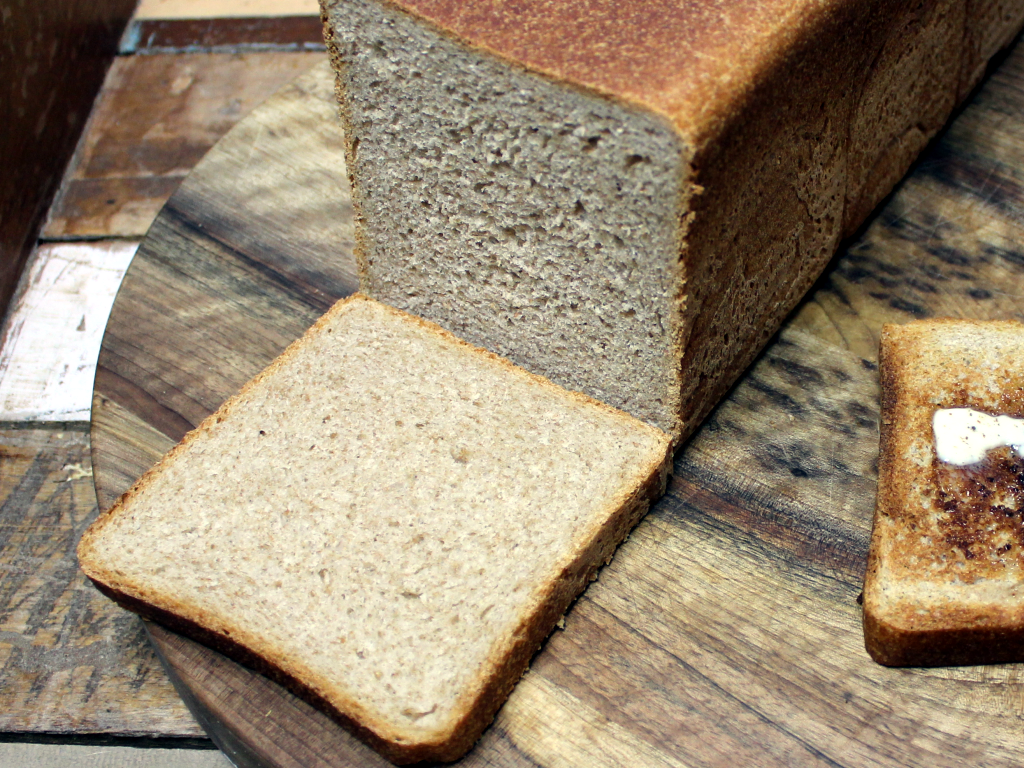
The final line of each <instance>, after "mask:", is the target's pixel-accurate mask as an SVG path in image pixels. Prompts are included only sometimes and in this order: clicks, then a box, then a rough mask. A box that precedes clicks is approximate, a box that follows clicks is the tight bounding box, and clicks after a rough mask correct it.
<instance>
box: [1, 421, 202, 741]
mask: <svg viewBox="0 0 1024 768" xmlns="http://www.w3.org/2000/svg"><path fill="white" fill-rule="evenodd" d="M0 498H2V499H3V504H2V506H0V730H2V731H4V732H23V733H24V732H31V733H51V734H52V733H61V734H80V733H116V734H121V735H135V736H153V735H164V734H167V733H172V734H176V735H180V736H192V737H195V736H201V735H202V731H201V730H200V729H199V727H198V726H197V725H196V723H195V721H194V720H193V718H192V717H191V715H189V713H188V710H186V708H185V707H184V706H183V705H182V703H181V700H180V699H179V698H178V697H177V696H176V695H175V693H174V689H173V688H172V687H171V685H170V683H169V682H168V681H167V678H166V677H165V675H164V674H163V671H162V670H161V668H160V663H159V662H158V661H157V659H156V656H155V654H154V653H153V650H152V648H150V647H149V645H148V644H147V643H146V641H145V632H144V630H143V627H142V622H141V621H139V619H138V617H136V616H134V615H132V614H130V613H128V612H127V611H123V610H121V609H120V608H118V607H116V606H114V605H112V604H111V603H110V601H109V600H107V599H106V598H104V597H103V596H102V595H100V593H99V592H97V591H96V590H95V589H94V588H93V586H92V585H91V584H90V583H89V582H88V580H87V579H86V578H85V576H83V575H82V573H81V571H79V570H78V562H77V560H76V559H75V547H76V545H77V544H78V539H79V537H80V536H81V533H82V531H84V530H85V528H86V526H87V525H89V523H91V522H92V520H93V519H94V518H95V516H96V513H97V507H96V494H95V491H94V490H93V483H92V467H91V462H90V458H89V439H88V434H87V433H86V432H84V431H70V430H56V429H16V430H15V429H8V430H0Z"/></svg>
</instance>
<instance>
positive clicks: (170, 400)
mask: <svg viewBox="0 0 1024 768" xmlns="http://www.w3.org/2000/svg"><path fill="white" fill-rule="evenodd" d="M347 200H348V193H347V187H346V181H345V173H344V171H343V159H342V152H341V145H340V136H339V129H338V128H337V127H336V119H335V108H334V102H333V96H332V94H331V76H330V73H329V71H328V69H327V67H326V65H324V66H322V67H320V68H317V69H315V70H313V71H311V72H310V73H309V74H308V75H306V76H303V77H302V78H301V79H300V80H299V81H297V82H296V83H294V84H293V85H291V86H289V87H288V88H286V89H284V90H283V91H281V92H280V93H279V94H277V95H276V96H275V97H274V98H272V99H271V100H270V101H269V102H267V103H266V104H265V105H264V106H263V107H261V108H260V109H258V110H257V111H256V112H254V113H253V114H252V115H251V116H249V117H248V118H247V119H245V120H243V121H242V122H241V123H240V124H239V125H238V126H237V127H236V128H235V129H234V130H233V131H232V132H231V133H230V134H228V135H227V136H226V137H225V138H224V139H223V140H222V141H221V142H220V143H219V144H218V145H217V146H216V147H215V148H214V149H213V150H212V151H211V152H210V154H209V155H208V156H207V157H206V159H205V160H204V161H203V162H202V163H201V164H200V165H198V166H197V167H196V169H195V170H194V172H193V173H192V175H191V176H190V177H189V178H188V180H187V181H186V182H185V183H184V184H183V185H182V186H181V188H180V189H179V191H178V192H177V194H175V196H174V197H173V198H172V199H171V201H170V202H169V203H168V204H167V206H166V207H165V208H164V210H163V212H162V213H161V214H160V216H159V218H158V219H157V220H156V222H155V224H154V225H153V228H152V229H151V230H150V232H149V235H148V236H147V238H146V241H145V243H144V244H143V245H142V247H141V248H140V249H139V252H138V255H137V256H136V258H135V262H134V263H133V265H132V267H131V269H130V271H129V272H128V275H127V277H126V278H125V281H124V285H123V287H122V289H121V292H120V294H119V296H118V299H117V302H116V304H115V306H114V310H113V312H112V314H111V317H110V322H109V326H108V328H107V334H106V338H105V340H104V344H103V351H102V354H101V356H100V364H99V371H98V374H97V378H96V391H95V400H94V405H93V424H92V439H93V442H92V445H93V464H94V471H95V477H96V487H97V491H98V493H99V497H100V504H101V507H104V508H105V507H107V506H109V505H110V503H111V502H112V501H113V500H114V499H115V498H116V497H117V495H118V494H120V493H121V492H122V491H123V490H125V489H126V488H127V487H128V486H129V485H130V483H131V482H132V481H134V480H135V479H136V478H137V477H138V476H139V475H140V474H141V473H142V472H143V471H144V470H145V469H146V468H147V467H148V466H150V465H151V464H152V463H153V462H154V461H155V460H156V459H157V458H158V457H159V456H160V455H161V454H162V453H163V452H164V451H165V450H166V449H167V448H169V447H170V446H171V445H172V444H173V443H174V442H175V441H177V440H178V439H180V438H181V437H182V435H184V433H185V432H186V431H187V430H188V429H190V428H191V427H192V426H193V425H195V424H197V423H198V422H199V421H200V420H201V419H202V418H203V417H204V416H206V415H207V414H208V413H210V412H211V411H212V410H214V409H215V408H216V407H217V406H218V405H219V404H220V403H221V401H223V400H224V399H225V398H226V397H227V396H229V395H230V394H232V393H233V392H234V391H235V390H236V389H237V388H238V387H240V386H241V385H242V384H243V383H244V382H245V381H246V380H248V379H249V378H250V377H251V376H252V375H253V374H255V373H256V372H257V371H259V370H260V369H261V368H262V367H263V366H264V365H265V364H266V363H268V362H269V361H270V360H271V359H272V358H273V357H274V356H275V355H276V354H277V353H278V352H280V351H281V350H282V349H283V348H284V346H285V345H286V344H287V343H289V342H290V341H292V340H293V339H294V338H296V337H297V336H299V335H300V334H301V333H302V331H303V330H304V329H305V328H306V327H307V326H308V325H309V324H310V323H312V322H313V320H314V319H315V318H316V317H317V316H319V315H320V314H321V313H322V312H323V311H324V310H326V309H327V308H328V307H329V306H330V304H331V303H332V302H333V301H334V300H335V299H337V298H339V297H341V296H343V295H346V294H347V293H349V292H351V291H352V290H354V289H355V287H356V280H355V275H354V269H353V263H352V257H351V247H352V214H351V209H350V206H349V204H348V202H347ZM937 315H951V316H965V317H975V318H1005V317H1017V318H1024V50H1022V51H1019V52H1017V53H1014V54H1011V55H1010V56H1009V58H1008V59H1007V60H1005V61H1004V62H1003V63H1002V65H1001V66H1000V68H999V69H998V71H996V73H995V74H994V75H993V76H992V77H991V78H990V79H989V80H988V81H987V82H986V84H985V85H984V87H983V88H982V89H981V90H980V91H979V92H978V93H977V94H975V96H974V98H973V100H972V101H971V103H970V105H969V106H968V107H967V108H966V110H964V111H963V112H962V113H961V114H960V115H959V116H958V117H957V118H956V120H955V122H954V123H953V125H952V127H951V128H950V129H949V130H948V131H947V132H946V134H945V135H944V136H943V137H942V138H941V140H939V141H938V142H937V143H935V144H934V145H933V146H932V147H931V148H930V149H929V150H928V152H927V154H926V156H925V157H924V158H923V159H922V160H921V161H920V163H919V164H918V165H917V166H916V168H915V170H914V171H913V173H912V174H911V176H910V177H909V178H908V179H907V180H906V181H905V182H904V183H903V184H902V185H901V187H900V188H899V190H898V191H897V192H896V194H895V195H894V196H893V197H892V198H890V199H889V200H888V201H887V202H886V204H885V205H884V207H883V208H882V209H881V210H880V211H879V212H877V213H876V215H875V216H874V217H873V219H872V220H871V221H870V222H869V224H868V225H867V226H866V227H865V228H864V229H863V230H862V232H861V233H860V235H859V236H858V237H857V238H856V239H855V240H854V241H853V242H852V243H851V244H849V247H848V248H846V249H845V250H844V251H843V252H842V253H841V254H840V255H839V256H838V257H837V258H836V259H835V260H834V261H833V263H832V264H831V265H830V266H829V269H828V272H827V273H826V275H825V276H824V277H823V278H822V279H821V281H820V282H819V283H818V285H817V286H816V287H815V289H814V290H813V291H812V292H811V294H810V295H809V296H808V298H807V299H806V300H805V301H804V302H803V304H801V306H800V307H799V308H798V310H797V311H796V312H795V313H794V314H793V316H792V317H791V318H790V319H789V321H788V322H787V323H786V325H785V327H784V328H783V330H782V331H781V332H780V334H779V335H778V336H777V337H776V338H775V339H774V340H773V341H772V343H771V344H770V345H769V347H768V349H767V350H766V351H765V352H764V354H763V355H762V356H761V357H760V358H759V360H758V361H757V362H756V363H755V364H754V365H753V366H752V367H751V369H750V370H749V371H748V372H747V373H746V374H745V376H744V377H743V379H742V380H741V381H740V383H739V384H738V385H737V386H736V387H735V388H734V389H733V391H732V392H731V393H730V395H729V396H728V398H727V399H726V400H725V401H724V402H723V403H722V404H721V405H720V407H719V408H718V409H717V410H716V411H715V412H714V413H713V415H712V416H711V417H710V418H709V419H708V421H707V422H706V424H705V425H704V426H703V428H702V429H701V430H700V431H699V432H698V433H697V434H696V435H695V436H694V438H693V439H692V440H691V441H690V442H689V444H688V445H687V446H686V447H685V448H684V450H682V451H681V452H680V453H679V454H678V456H677V459H676V464H675V479H674V480H673V481H672V484H671V487H670V489H669V492H668V494H667V495H666V497H665V498H664V499H663V500H662V501H661V502H660V503H659V504H658V505H657V507H656V508H655V509H654V510H653V511H652V512H651V514H649V515H648V516H647V518H646V519H645V520H644V522H643V523H642V524H641V525H640V526H639V527H638V528H637V529H636V530H635V531H634V532H633V534H632V535H631V536H630V538H629V540H628V541H627V542H626V543H625V544H624V545H623V547H622V548H621V550H620V551H619V553H618V554H617V555H616V557H615V560H614V561H613V562H612V563H611V565H609V566H608V567H607V568H605V569H604V570H603V571H602V573H601V576H600V579H599V580H598V581H597V582H595V583H594V584H592V585H591V586H590V587H589V588H588V589H587V591H586V592H585V593H584V595H583V596H582V597H581V598H580V599H579V600H578V601H577V603H576V604H575V605H574V607H573V608H572V609H571V611H570V612H569V614H568V615H567V617H566V619H565V626H564V629H560V630H557V631H556V632H555V633H554V634H553V635H552V636H551V638H550V639H549V640H548V642H547V643H546V645H545V646H544V648H543V649H542V651H541V652H540V653H539V654H538V655H537V657H536V658H535V659H534V661H533V664H532V667H531V670H530V672H529V673H528V674H527V675H526V676H525V677H524V678H523V680H522V681H521V683H520V684H519V686H518V687H517V688H516V690H515V691H514V693H513V694H512V697H511V698H510V699H509V701H508V703H507V704H506V705H505V706H504V708H503V709H502V710H501V712H500V713H499V715H498V718H497V720H496V722H495V723H494V725H493V727H491V728H490V729H489V730H488V731H487V732H486V734H485V735H484V737H483V739H482V741H481V742H480V743H479V745H478V746H477V747H476V748H475V749H474V750H473V751H472V752H471V753H470V754H469V755H468V756H467V757H466V758H465V759H464V760H463V763H464V764H465V765H467V766H483V765H488V766H545V767H547V766H586V767H587V768H591V767H593V766H681V765H694V766H715V765H729V766H731V765H779V766H794V765H798V766H803V765H843V766H868V765H920V766H928V767H929V768H933V767H934V766H946V765H949V766H953V765H964V764H967V765H982V764H984V765H1019V764H1021V763H1024V737H1022V726H1024V722H1022V721H1024V668H1022V667H1021V666H1019V665H1005V666H989V667H966V668H956V669H929V670H924V669H886V668H883V667H880V666H878V665H876V664H874V663H873V662H872V661H871V660H870V659H869V658H868V656H867V654H866V653H865V652H864V649H863V638H862V633H861V620H860V606H859V604H858V596H859V594H860V591H861V580H862V577H863V572H864V564H865V557H866V555H867V547H868V536H869V532H870V525H871V514H872V510H873V505H874V493H875V473H876V461H877V441H878V434H877V419H878V375H877V369H876V360H877V345H878V336H879V332H880V329H881V325H882V323H883V322H905V321H907V320H910V319H912V318H915V317H927V316H937ZM150 632H151V637H152V640H153V642H154V643H155V644H156V647H157V648H158V649H159V651H160V653H161V655H162V657H163V658H164V660H165V662H166V665H167V667H168V670H169V672H170V673H171V676H172V678H173V679H174V682H175V684H176V686H177V687H178V690H179V691H180V692H181V694H182V696H183V697H184V698H185V700H186V702H187V703H188V704H189V706H190V707H191V709H192V711H193V712H194V713H195V714H196V716H197V717H198V718H199V719H200V721H201V722H202V723H203V724H204V725H205V726H206V727H207V729H208V730H209V732H210V733H211V735H212V736H213V737H214V739H215V740H216V741H217V742H218V744H220V745H221V746H222V748H224V749H225V750H226V751H227V752H228V753H229V754H230V755H231V756H232V759H234V760H235V761H236V763H238V764H239V765H244V766H257V765H259V766H302V767H303V768H313V767H314V766H365V765H383V764H384V763H383V761H382V760H381V759H380V758H378V757H376V756H375V755H374V754H373V753H371V752H369V751H368V750H367V749H366V748H364V747H363V746H362V745H361V744H359V743H358V742H356V741H355V740H354V739H352V738H351V737H349V736H348V735H347V734H346V733H345V732H344V731H343V730H341V729H340V728H338V727H337V726H335V725H334V724H333V723H332V722H331V721H330V720H328V719H327V718H326V717H324V716H322V715H320V714H318V713H317V712H315V711H313V710H312V709H310V708H309V707H308V706H306V705H305V704H303V703H302V702H300V701H298V700H296V699H295V698H294V697H292V696H290V695H289V694H287V693H285V692H283V691H282V690H281V689H279V688H277V687H276V686H275V685H273V684H272V683H269V682H268V681H266V680H265V679H264V678H262V677H259V676H258V675H255V674H254V673H252V672H250V671H248V670H246V669H244V668H242V667H240V666H238V665H236V664H234V663H233V662H230V661H228V660H227V659H225V658H223V657H222V656H220V655H218V654H216V653H214V652H212V651H209V650H207V649H205V648H203V647H202V646H199V645H196V644H195V643H192V642H191V641H188V640H185V639H183V638H181V637H178V636H176V635H174V634H172V633H170V632H168V631H166V630H164V629H162V628H159V627H156V626H152V627H150Z"/></svg>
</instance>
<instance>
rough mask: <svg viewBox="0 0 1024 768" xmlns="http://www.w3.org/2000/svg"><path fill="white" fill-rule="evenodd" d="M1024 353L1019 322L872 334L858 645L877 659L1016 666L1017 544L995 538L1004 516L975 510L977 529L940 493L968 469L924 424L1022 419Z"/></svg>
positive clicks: (1019, 642)
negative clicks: (872, 426)
mask: <svg viewBox="0 0 1024 768" xmlns="http://www.w3.org/2000/svg"><path fill="white" fill-rule="evenodd" d="M1022 353H1024V325H1022V324H1020V323H1016V322H1012V321H990V322H982V321H970V320H956V319H937V320H927V321H918V322H914V323H910V324H908V325H905V326H892V325H887V326H885V327H884V328H883V330H882V336H881V347H880V355H879V363H880V364H879V371H880V376H881V385H882V391H881V425H880V426H881V428H880V449H879V471H878V495H877V502H876V507H875V516H874V524H873V530H872V536H871V549H870V553H869V557H868V567H867V572H866V575H865V581H864V639H865V646H866V648H867V650H868V653H869V654H870V655H871V657H872V658H874V659H875V660H876V661H878V662H879V663H881V664H886V665H891V666H934V665H951V664H982V663H1001V662H1007V661H1020V660H1024V602H1022V600H1021V599H1020V595H1019V594H1018V590H1017V583H1018V579H1017V576H1015V574H1016V573H1018V572H1019V571H1020V568H1021V567H1022V566H1024V551H1022V550H1024V548H1022V547H1017V548H1016V551H1013V550H1014V547H1013V546H1012V545H1011V546H1006V547H1003V546H998V545H1001V544H1002V543H1003V540H1002V539H1000V540H999V541H998V542H996V541H995V539H994V537H996V536H1001V535H1002V533H1003V531H1002V529H1003V528H1006V527H1007V526H1006V525H1001V524H1002V523H1007V524H1009V523H1012V522H1013V521H1012V520H1009V521H1008V520H1003V519H1002V517H1000V518H999V519H996V520H992V519H991V518H986V517H984V515H982V518H981V523H980V524H979V522H978V520H975V519H974V518H973V517H972V515H974V517H977V515H976V514H975V513H977V512H978V510H974V512H972V513H971V514H961V510H960V509H959V507H961V506H962V504H961V503H960V502H956V501H955V499H954V500H952V501H951V500H949V498H947V496H945V495H944V494H945V491H946V490H947V483H950V482H953V483H972V482H974V475H975V474H977V473H976V472H975V470H973V469H962V468H957V467H951V466H949V465H945V464H943V463H942V462H940V461H939V460H938V458H937V457H936V456H935V451H934V437H933V434H932V424H931V419H932V416H933V414H934V412H935V410H936V409H939V408H950V407H971V408H976V409H978V410H982V411H986V412H989V413H997V414H1006V415H1010V416H1016V417H1021V416H1024V354H1022ZM993 364H995V365H994V366H993ZM1002 453H1006V451H1003V452H999V451H997V452H994V453H993V454H990V456H996V455H1002ZM986 461H988V460H986ZM981 474H984V475H990V474H991V475H995V476H998V475H999V471H998V470H997V469H995V468H988V469H986V470H985V471H984V472H982V473H981ZM1016 474H1019V473H1016V472H1015V473H1014V477H1013V478H1010V479H1011V480H1012V481H1013V482H1014V483H1016V482H1017V480H1016ZM961 476H962V477H961ZM950 478H952V480H951V479H950ZM982 479H984V478H982ZM965 487H966V486H965ZM1003 491H1004V492H1005V491H1006V489H1003ZM1001 503H1002V502H1001ZM980 511H981V512H983V513H984V512H988V513H989V514H991V510H986V509H981V510H980ZM997 511H998V513H999V515H1000V516H1002V515H1004V512H1008V511H1009V510H1003V508H1002V507H1000V508H999V509H998V510H997ZM1011 527H1012V526H1011Z"/></svg>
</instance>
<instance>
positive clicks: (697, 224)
mask: <svg viewBox="0 0 1024 768" xmlns="http://www.w3.org/2000/svg"><path fill="white" fill-rule="evenodd" d="M322 10H323V16H324V19H325V30H326V40H327V44H328V48H329V51H330V52H331V55H332V59H333V62H334V66H335V69H336V71H337V75H338V79H337V83H338V98H339V102H340V105H341V113H342V117H343V121H344V123H345V127H346V136H347V141H348V169H349V173H350V174H351V175H352V181H353V198H354V202H355V206H356V210H357V217H358V218H357V240H358V250H357V255H358V257H359V264H360V277H361V286H362V290H363V291H364V292H366V293H368V294H370V295H372V296H374V297H376V298H378V299H380V300H381V301H384V302H386V303H389V304H392V305H394V306H396V307H399V308H402V309H406V310H408V311H410V312H413V313H415V314H417V315H420V316H422V317H425V318H427V319H429V320H433V321H435V322H437V323H439V324H441V325H442V326H444V327H445V328H447V329H448V330H450V331H452V332H454V333H456V334H457V335H459V336H461V337H463V338H465V339H466V340H468V341H470V342H471V343H474V344H479V345H480V346H483V347H485V348H487V349H490V350H491V351H493V352H496V353H498V354H500V355H503V356H505V357H508V358H509V359H510V360H512V361H513V362H514V363H516V364H518V365H522V366H523V367H525V368H527V369H529V370H532V371H534V372H536V373H540V374H543V375H544V376H547V377H548V378H550V379H551V380H552V381H554V382H556V383H558V384H561V385H562V386H565V387H567V388H569V389H573V390H578V391H581V392H585V393H587V394H589V395H592V396H594V397H596V398H597V399H599V400H601V401H603V402H607V403H609V404H611V405H613V406H615V407H617V408H621V409H623V410H626V411H628V412H630V413H632V414H633V415H634V416H636V417H637V418H639V419H642V420H644V421H647V422H649V423H651V424H654V425H657V426H658V427H660V428H661V429H663V430H665V431H667V432H669V433H671V434H672V435H673V436H674V437H676V438H677V439H679V438H682V437H683V436H685V435H687V434H688V433H690V432H691V431H692V430H693V429H694V428H695V426H696V425H697V424H699V423H700V421H701V419H702V418H703V417H704V415H706V414H707V413H708V412H709V410H710V409H711V407H712V406H713V405H714V404H715V403H716V402H717V401H718V399H719V398H720V397H721V396H722V395H723V394H724V393H725V392H726V391H727V390H728V388H729V386H730V384H731V383H732V382H733V381H734V380H735V379H736V378H737V376H738V375H739V374H740V372H742V371H743V370H744V369H745V368H746V366H747V365H748V364H749V363H750V361H751V360H752V359H753V358H754V356H755V355H756V353H757V351H758V350H759V349H760V348H761V347H762V346H763V344H764V343H766V342H767V341H768V339H770V338H771V336H772V334H773V333H774V332H775V331H776V330H777V328H778V327H779V325H780V323H781V322H782V319H783V318H784V317H785V316H786V315H787V313H789V312H790V310H792V308H793V307H794V306H795V304H796V302H797V301H799V299H800V297H801V296H802V295H803V293H804V292H805V291H806V290H807V289H808V288H809V287H810V285H811V284H812V282H813V281H814V279H815V278H816V277H817V275H818V274H819V273H820V272H821V270H822V269H823V268H824V266H825V264H826V263H827V262H828V260H829V258H830V257H831V256H832V254H833V253H834V252H835V250H836V247H837V244H838V243H839V240H840V238H841V237H842V236H844V235H847V234H850V233H852V232H853V231H854V230H856V228H857V227H858V225H859V224H860V223H861V222H862V221H863V220H864V218H865V217H866V216H867V215H868V214H869V213H870V211H871V210H872V209H873V208H874V206H875V205H876V204H877V203H878V202H879V201H880V200H882V198H884V197H885V195H887V194H888V192H889V191H890V190H891V189H892V187H893V185H894V184H895V183H896V181H898V180H899V179H900V177H901V176H902V175H903V174H904V173H905V172H906V170H907V168H908V167H909V165H910V163H911V162H912V161H913V160H914V158H915V157H916V156H917V154H918V152H919V151H920V150H921V149H922V148H923V147H924V146H925V144H926V143H927V142H928V140H929V139H930V138H931V137H932V136H934V135H935V133H936V132H937V131H938V130H939V128H940V127H941V126H942V125H943V123H944V122H945V121H946V119H947V118H948V116H949V115H950V113H951V111H952V110H953V108H954V106H955V105H956V104H957V102H958V100H959V99H961V98H963V97H964V96H965V95H966V94H967V93H968V92H969V91H970V89H971V87H973V85H974V84H975V83H976V82H977V80H978V78H979V77H980V75H981V73H982V72H983V71H984V66H985V63H986V62H987V61H988V59H989V58H990V57H991V56H992V55H993V54H994V53H995V52H996V51H997V50H998V49H999V47H1000V46H1002V45H1006V44H1008V43H1009V42H1010V40H1011V39H1012V37H1013V35H1014V34H1015V33H1016V31H1017V30H1018V29H1020V26H1021V24H1022V22H1024V3H1020V2H1004V1H1003V0H936V1H935V2H928V3H921V2H918V1H917V0H914V1H913V2H911V1H910V0H885V1H884V2H875V1H874V0H871V1H870V2H869V1H868V0H830V1H829V2H819V1H818V0H757V1H756V2H755V1H754V0H724V1H723V2H710V1H707V2H701V1H698V0H686V1H684V2H675V1H674V0H672V1H669V0H592V1H590V2H586V3H579V2H569V1H568V0H564V1H560V2H551V1H550V0H520V1H519V2H515V3H508V2H505V1H504V0H475V1H474V2H472V3H467V2H462V1H461V0H322Z"/></svg>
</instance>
